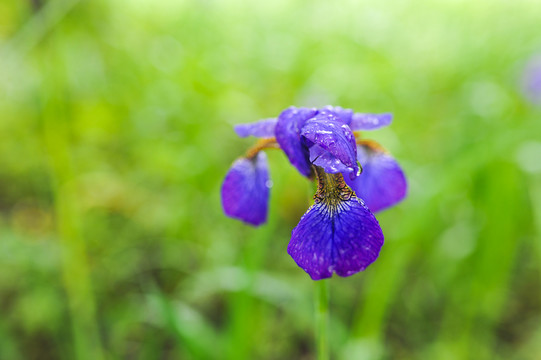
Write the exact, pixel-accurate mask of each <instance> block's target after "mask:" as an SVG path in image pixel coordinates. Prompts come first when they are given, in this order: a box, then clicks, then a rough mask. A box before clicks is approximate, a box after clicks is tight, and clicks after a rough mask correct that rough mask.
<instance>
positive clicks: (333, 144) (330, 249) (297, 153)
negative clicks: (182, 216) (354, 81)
mask: <svg viewBox="0 0 541 360" xmlns="http://www.w3.org/2000/svg"><path fill="white" fill-rule="evenodd" d="M391 120H392V116H391V114H361V113H354V112H353V111H352V110H350V109H343V108H341V107H331V106H327V107H324V108H322V109H315V108H296V107H290V108H288V109H286V110H284V111H283V112H282V113H281V114H280V115H279V116H278V117H277V118H271V119H265V120H261V121H258V122H256V123H252V124H241V125H237V126H235V131H236V132H237V134H238V135H239V136H241V137H247V136H255V137H259V138H262V139H260V140H259V142H258V143H256V145H255V146H254V147H253V148H251V149H250V150H248V152H247V153H246V155H245V156H244V157H241V158H239V159H238V160H236V161H235V162H234V163H233V165H232V166H231V168H230V169H229V171H228V173H227V175H226V177H225V180H224V182H223V185H222V205H223V208H224V212H225V213H226V215H228V216H230V217H233V218H237V219H239V220H242V221H244V222H246V223H248V224H251V225H256V226H257V225H260V224H262V223H264V222H265V221H266V219H267V213H268V211H267V209H268V202H269V193H270V191H269V189H270V178H269V171H268V165H267V160H266V156H265V154H264V153H263V152H262V150H265V149H268V148H279V149H281V150H282V151H284V153H285V154H286V156H287V157H288V159H289V161H290V162H291V164H292V165H293V166H295V167H296V168H297V170H298V171H299V172H300V173H301V174H302V175H304V176H306V177H308V178H309V179H316V180H317V181H318V190H317V192H316V194H315V196H314V205H312V206H311V207H310V208H309V209H308V211H307V212H306V213H305V214H304V215H303V217H302V218H301V220H300V221H299V224H298V225H297V226H296V227H295V228H294V229H293V231H292V235H291V241H290V243H289V246H288V249H287V250H288V253H289V254H290V255H291V257H292V258H293V260H295V262H296V263H297V265H299V266H300V267H301V268H302V269H304V270H305V271H306V272H307V273H308V274H309V275H310V276H311V278H312V279H314V280H319V279H324V278H328V277H331V276H332V274H333V273H336V274H338V275H339V276H350V275H352V274H355V273H357V272H359V271H362V270H364V269H365V268H366V267H367V266H368V265H370V264H371V263H372V262H374V261H375V260H376V258H377V257H378V254H379V251H380V249H381V247H382V246H383V233H382V231H381V228H380V226H379V223H378V221H377V220H376V218H375V217H374V215H373V214H372V211H374V212H375V211H379V210H381V209H384V208H386V207H389V206H391V205H393V204H395V203H396V202H398V201H400V200H401V199H402V198H404V196H405V194H406V189H407V184H406V179H405V176H404V173H403V172H402V169H401V168H400V166H399V165H398V163H397V162H396V161H395V160H394V159H393V158H392V157H391V156H390V155H389V154H388V153H387V152H385V151H384V150H383V149H382V148H381V146H379V145H378V144H376V143H375V142H373V141H367V140H360V139H357V138H358V137H359V136H360V134H359V132H358V131H359V130H361V131H364V130H374V129H378V128H380V127H383V126H387V125H389V124H390V123H391ZM361 170H362V171H361ZM363 199H364V200H363ZM365 201H366V205H365Z"/></svg>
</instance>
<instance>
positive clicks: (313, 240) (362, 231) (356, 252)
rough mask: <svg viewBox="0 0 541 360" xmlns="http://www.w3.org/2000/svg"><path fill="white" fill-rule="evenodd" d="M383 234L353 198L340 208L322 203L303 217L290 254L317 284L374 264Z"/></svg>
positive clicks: (367, 211) (372, 218) (374, 219)
mask: <svg viewBox="0 0 541 360" xmlns="http://www.w3.org/2000/svg"><path fill="white" fill-rule="evenodd" d="M382 246H383V233H382V231H381V228H380V226H379V223H378V221H377V220H376V218H375V217H374V215H373V214H372V213H371V212H370V210H368V208H367V207H366V206H365V205H364V204H363V202H362V200H360V199H358V198H357V197H355V196H353V197H351V198H350V199H349V200H344V201H342V202H340V204H338V205H332V204H327V203H325V202H319V203H316V204H314V205H313V206H312V207H311V208H310V209H308V211H307V212H306V213H305V214H304V215H303V217H302V218H301V220H300V222H299V224H298V225H297V227H295V229H293V232H292V234H291V241H290V242H289V245H288V248H287V252H288V253H289V255H291V257H292V258H293V260H295V262H296V263H297V265H299V266H300V267H301V268H302V269H303V270H304V271H306V272H307V273H308V274H309V275H310V277H311V278H312V279H313V280H320V279H325V278H329V277H331V276H332V274H333V272H336V273H337V274H338V275H339V276H350V275H353V274H355V273H357V272H359V271H363V270H364V269H366V267H367V266H368V265H370V264H371V263H372V262H374V261H375V260H376V259H377V257H378V255H379V252H380V249H381V247H382Z"/></svg>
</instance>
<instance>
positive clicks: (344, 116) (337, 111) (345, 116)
mask: <svg viewBox="0 0 541 360" xmlns="http://www.w3.org/2000/svg"><path fill="white" fill-rule="evenodd" d="M321 110H324V111H329V112H332V113H333V114H334V115H336V116H338V117H339V118H340V120H342V121H343V122H344V123H346V124H347V125H349V123H350V122H351V118H352V117H353V110H351V109H344V108H342V107H341V106H331V105H327V106H325V107H324V108H323V109H321Z"/></svg>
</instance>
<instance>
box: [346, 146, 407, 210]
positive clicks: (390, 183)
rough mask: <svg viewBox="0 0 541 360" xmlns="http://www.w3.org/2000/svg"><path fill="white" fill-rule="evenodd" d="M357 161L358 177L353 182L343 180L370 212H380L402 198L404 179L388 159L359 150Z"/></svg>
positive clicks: (376, 153) (400, 170)
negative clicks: (361, 169)
mask: <svg viewBox="0 0 541 360" xmlns="http://www.w3.org/2000/svg"><path fill="white" fill-rule="evenodd" d="M357 159H358V160H359V162H360V164H361V166H362V168H363V171H362V173H361V175H360V176H358V177H357V178H355V179H354V180H351V179H348V178H347V177H345V180H346V183H347V184H348V185H349V186H350V187H351V188H352V189H353V191H355V194H357V196H358V197H360V198H362V199H363V200H364V201H365V204H366V205H367V206H368V208H369V209H370V210H371V211H373V212H377V211H381V210H383V209H385V208H388V207H389V206H392V205H394V204H396V203H397V202H399V201H400V200H402V199H403V198H404V197H405V196H406V193H407V189H408V184H407V181H406V176H405V175H404V172H403V171H402V168H401V167H400V165H398V163H397V162H396V160H395V159H394V158H393V157H392V156H391V155H389V154H387V153H385V152H383V151H380V150H376V149H372V148H369V147H367V146H359V147H358V148H357Z"/></svg>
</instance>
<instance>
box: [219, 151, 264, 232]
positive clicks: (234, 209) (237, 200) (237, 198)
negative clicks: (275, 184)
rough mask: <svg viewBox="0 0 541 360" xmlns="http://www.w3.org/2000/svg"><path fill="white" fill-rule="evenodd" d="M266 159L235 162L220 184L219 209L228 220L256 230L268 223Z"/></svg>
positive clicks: (256, 158)
mask: <svg viewBox="0 0 541 360" xmlns="http://www.w3.org/2000/svg"><path fill="white" fill-rule="evenodd" d="M270 184H271V183H270V181H269V169H268V163H267V155H266V154H265V153H264V152H259V153H258V154H257V155H256V156H254V158H252V159H247V158H240V159H237V160H236V161H235V162H234V163H233V165H231V168H230V169H229V171H228V173H227V175H226V176H225V179H224V182H223V184H222V206H223V209H224V212H225V214H226V215H227V216H229V217H232V218H236V219H239V220H242V221H244V222H246V223H249V224H252V225H255V226H258V225H261V224H263V223H264V222H266V221H267V212H268V205H269V193H270Z"/></svg>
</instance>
